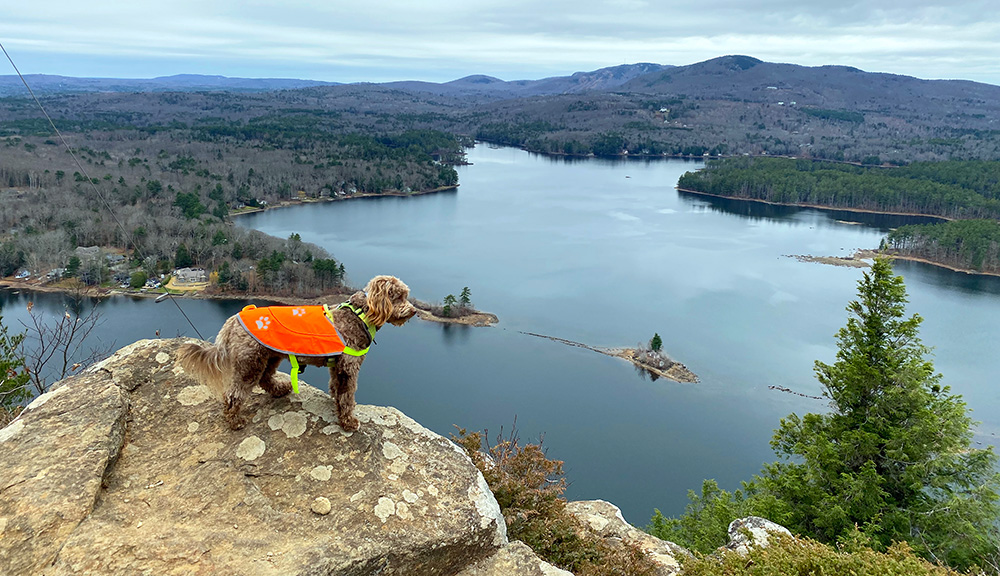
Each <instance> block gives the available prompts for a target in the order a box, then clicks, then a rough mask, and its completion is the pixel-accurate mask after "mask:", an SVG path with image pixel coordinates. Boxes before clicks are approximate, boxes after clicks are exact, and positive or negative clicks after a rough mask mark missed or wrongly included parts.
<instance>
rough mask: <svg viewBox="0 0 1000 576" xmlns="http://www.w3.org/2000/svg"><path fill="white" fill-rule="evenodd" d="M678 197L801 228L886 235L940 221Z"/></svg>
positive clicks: (701, 196) (680, 193)
mask: <svg viewBox="0 0 1000 576" xmlns="http://www.w3.org/2000/svg"><path fill="white" fill-rule="evenodd" d="M677 194H678V196H679V197H680V198H681V199H682V200H684V202H685V203H686V204H688V205H689V206H692V207H698V208H703V209H707V210H711V211H713V212H719V213H722V214H731V215H734V216H740V217H742V218H747V219H749V220H754V221H758V220H780V221H786V222H798V223H802V224H806V223H807V224H810V225H814V224H820V225H823V226H837V225H838V224H842V223H845V222H851V223H855V224H862V225H864V226H867V227H869V228H872V229H875V230H879V231H880V232H882V233H888V232H889V231H890V230H893V229H895V228H899V227H900V226H904V225H906V224H935V223H938V222H941V221H942V220H941V219H940V218H934V217H931V216H900V215H895V214H872V213H869V212H853V211H850V210H826V209H823V210H819V209H814V208H797V207H795V206H782V205H780V204H768V203H765V202H752V201H748V200H737V199H734V198H720V197H718V196H707V195H704V194H695V193H693V192H684V191H682V190H678V191H677ZM813 213H819V214H820V216H819V217H816V218H814V217H811V215H812V214H813Z"/></svg>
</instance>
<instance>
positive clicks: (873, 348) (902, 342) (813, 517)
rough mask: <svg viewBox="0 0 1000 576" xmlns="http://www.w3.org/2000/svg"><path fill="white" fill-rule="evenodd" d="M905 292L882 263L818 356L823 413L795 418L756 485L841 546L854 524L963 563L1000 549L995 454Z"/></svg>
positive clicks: (885, 539)
mask: <svg viewBox="0 0 1000 576" xmlns="http://www.w3.org/2000/svg"><path fill="white" fill-rule="evenodd" d="M905 304H906V287H905V286H904V284H903V278H902V277H900V276H896V275H894V274H893V271H892V266H891V265H890V264H889V262H888V261H887V260H885V259H881V258H880V259H877V260H876V261H875V264H874V265H873V267H872V270H871V272H866V273H865V275H864V278H863V279H862V280H861V281H860V282H859V283H858V299H857V300H855V301H853V302H851V303H850V305H848V307H847V310H848V312H849V313H850V317H849V319H848V321H847V326H845V327H844V328H842V329H841V330H840V331H839V332H838V333H837V341H838V345H839V350H838V352H837V359H836V361H835V362H834V363H833V364H825V363H823V362H816V367H815V371H816V376H817V378H818V380H819V382H820V384H822V385H823V388H824V396H826V397H827V398H829V399H830V407H831V410H830V411H829V412H827V413H823V414H806V415H805V416H804V417H802V418H800V417H799V416H797V415H796V414H791V415H790V416H788V417H787V418H785V419H783V420H782V421H781V426H780V428H779V429H778V430H777V431H776V432H775V435H774V439H773V440H772V442H771V444H772V447H773V448H774V449H775V452H776V453H777V454H778V455H779V456H781V457H782V458H783V461H779V462H776V463H774V464H771V465H768V466H766V467H765V469H764V471H763V473H762V477H761V478H759V479H758V480H759V481H760V483H761V486H760V487H762V488H764V490H765V491H766V492H767V493H769V494H771V495H773V496H775V497H777V499H778V500H779V501H781V502H783V503H784V504H785V505H787V506H788V509H787V510H788V515H787V517H785V518H782V521H783V522H784V523H785V524H786V525H787V526H788V527H789V528H790V529H791V530H792V531H793V532H798V533H801V534H804V535H808V536H813V537H816V538H818V539H820V540H823V541H827V542H832V541H836V540H838V539H841V538H843V537H845V536H847V535H848V533H850V532H851V531H852V530H853V528H854V527H855V526H858V527H859V528H860V530H861V531H862V532H863V533H864V534H866V535H867V536H868V537H869V538H870V540H871V542H872V544H873V545H874V546H876V547H877V548H882V547H886V546H888V545H890V544H891V543H892V542H893V541H901V540H905V541H907V542H909V543H910V545H911V546H913V547H914V548H915V549H917V550H918V551H920V552H921V553H923V554H924V555H925V556H927V557H929V558H931V559H937V560H940V561H942V562H946V563H947V564H949V565H952V566H956V567H960V568H964V567H967V566H970V565H973V564H980V563H982V562H983V560H984V559H985V558H987V557H990V556H992V555H994V554H995V553H996V551H997V542H998V540H997V527H996V524H995V523H996V521H997V518H998V517H1000V508H998V506H997V490H998V486H1000V482H998V475H997V473H996V468H995V466H996V461H997V459H996V456H995V455H994V453H993V451H992V448H987V449H985V450H979V449H974V448H973V446H972V431H971V428H972V425H973V422H972V420H971V419H970V417H969V414H968V409H967V407H966V404H965V402H964V401H963V400H962V399H961V397H960V396H957V395H954V394H952V393H951V391H950V389H949V387H947V386H941V384H940V380H941V375H940V374H937V373H935V372H934V366H933V364H932V363H931V362H930V361H929V360H927V359H926V358H925V356H926V355H927V354H928V353H929V349H928V348H927V347H925V346H924V345H923V344H922V343H921V341H920V338H919V337H918V334H917V332H918V328H919V326H920V323H921V320H922V319H921V317H920V316H918V315H916V314H914V315H913V316H910V317H908V318H907V317H906V316H905Z"/></svg>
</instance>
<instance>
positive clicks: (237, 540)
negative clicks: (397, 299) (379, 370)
mask: <svg viewBox="0 0 1000 576" xmlns="http://www.w3.org/2000/svg"><path fill="white" fill-rule="evenodd" d="M183 342H184V340H180V339H176V340H144V341H140V342H136V343H135V344H132V345H131V346H128V347H126V348H124V349H122V350H120V351H118V352H117V353H116V354H115V355H114V356H112V357H111V358H109V359H108V360H106V361H104V362H102V363H100V364H98V365H95V366H92V367H91V368H90V369H88V370H87V371H86V372H85V373H84V374H81V375H79V376H76V377H73V378H70V379H68V380H65V381H63V382H61V383H59V385H58V386H57V387H54V389H53V391H51V392H49V393H48V394H45V395H43V396H41V397H39V398H38V399H36V400H35V401H34V402H33V403H32V404H31V405H30V406H29V408H28V409H27V410H26V411H25V412H24V414H23V415H22V416H21V417H20V418H19V419H17V420H16V421H14V422H13V423H12V424H11V425H10V426H8V427H7V428H4V429H2V430H0V573H3V574H4V575H6V576H15V575H28V574H31V575H35V574H44V575H62V574H158V575H161V574H185V575H189V574H214V575H220V574H240V575H256V574H282V575H288V574H296V575H307V574H338V575H345V576H352V575H364V574H380V575H389V574H407V575H421V574H434V575H447V574H456V573H458V572H460V571H463V570H465V571H468V572H467V573H469V574H485V573H489V568H488V566H489V565H490V563H491V562H493V563H494V564H496V565H497V566H502V565H503V564H504V562H509V561H510V558H511V557H512V555H514V554H515V553H516V554H521V555H522V556H523V554H522V553H523V550H522V549H521V548H520V547H518V546H509V545H508V543H507V537H506V528H505V524H504V520H503V517H502V516H501V514H500V509H499V507H498V506H497V502H496V499H495V498H494V497H493V494H492V493H491V492H490V490H489V488H488V487H487V485H486V483H485V482H484V480H483V477H482V475H481V474H480V473H479V471H478V470H476V468H475V467H474V466H473V465H472V463H471V462H470V461H469V459H468V457H466V456H465V454H464V453H462V451H461V450H459V449H458V448H457V447H456V446H455V445H454V444H453V443H451V442H450V441H449V440H447V439H445V438H443V437H441V436H438V435H437V434H435V433H433V432H430V431H429V430H427V429H425V428H423V427H422V426H420V425H419V424H417V423H416V422H414V421H413V420H411V419H410V418H408V417H407V416H406V415H404V414H402V413H401V412H399V411H398V410H395V409H393V408H381V407H376V406H359V407H358V409H357V415H358V418H359V419H360V420H361V422H362V425H361V429H360V430H359V431H357V432H354V433H348V432H344V431H343V430H342V429H341V428H340V427H339V426H337V424H336V421H337V420H336V417H335V416H334V414H333V412H332V409H333V405H332V403H331V401H330V399H329V397H328V396H327V395H326V394H325V393H323V392H320V391H319V390H316V389H314V388H311V387H309V386H303V387H302V393H301V394H299V395H290V396H288V397H285V398H281V399H277V400H275V399H272V398H270V397H269V396H267V395H265V394H263V393H257V394H255V395H253V398H252V399H250V401H249V402H248V404H247V405H246V409H249V410H251V411H253V412H255V416H254V417H253V420H252V422H250V423H249V424H248V425H247V426H246V428H244V429H243V430H239V431H235V432H234V431H230V430H229V429H228V428H227V427H226V426H225V423H224V422H223V419H222V416H221V411H220V405H219V403H218V401H217V400H215V399H214V398H212V397H211V396H210V393H209V390H208V389H207V388H205V387H203V386H201V385H200V384H198V383H196V382H195V381H193V380H192V379H191V378H190V377H189V376H188V375H186V374H185V373H184V372H183V370H182V369H181V368H180V366H179V365H177V364H175V362H174V359H175V352H176V350H177V347H178V346H179V345H180V344H181V343H183ZM491 559H492V560H491ZM518 562H519V563H521V564H524V565H530V566H531V568H530V571H526V572H523V573H544V574H552V573H561V571H558V572H556V571H553V570H554V569H551V567H550V566H548V565H546V564H544V563H543V562H541V561H537V559H531V558H527V559H524V558H522V559H521V560H519V561H518ZM477 567H479V568H477Z"/></svg>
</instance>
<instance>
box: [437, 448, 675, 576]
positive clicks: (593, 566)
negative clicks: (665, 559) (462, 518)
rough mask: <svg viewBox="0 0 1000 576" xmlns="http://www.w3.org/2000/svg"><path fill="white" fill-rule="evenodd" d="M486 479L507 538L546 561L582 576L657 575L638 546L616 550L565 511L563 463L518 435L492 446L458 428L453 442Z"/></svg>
mask: <svg viewBox="0 0 1000 576" xmlns="http://www.w3.org/2000/svg"><path fill="white" fill-rule="evenodd" d="M452 439H453V440H454V441H455V442H456V443H458V445H459V446H461V447H462V448H463V449H465V452H466V454H468V455H469V457H470V458H471V459H472V461H473V463H475V465H476V467H477V468H479V471H480V472H482V473H483V477H484V478H485V479H486V483H487V484H489V487H490V490H492V491H493V494H494V496H496V499H497V502H498V503H499V504H500V511H501V512H503V515H504V519H505V520H506V522H507V536H508V537H509V538H510V539H511V540H521V541H522V542H524V543H525V544H527V545H528V546H530V547H531V549H532V550H534V551H535V553H536V554H538V555H539V556H540V557H541V558H543V559H545V561H547V562H549V563H552V564H555V565H556V566H559V567H561V568H564V569H566V570H569V571H571V572H573V573H574V574H577V575H579V576H604V575H608V576H611V575H618V574H628V575H629V576H643V575H650V576H651V575H652V574H655V570H656V566H655V565H654V564H653V563H652V561H651V560H649V559H648V558H647V557H646V556H645V554H644V553H643V552H642V551H641V550H639V549H638V548H637V547H635V546H627V545H621V546H612V545H611V544H608V543H607V542H605V541H604V540H603V539H601V538H600V537H598V536H596V535H594V534H592V533H590V532H587V531H586V530H585V529H584V527H583V526H582V525H581V524H580V523H579V522H578V521H577V519H576V518H575V517H574V516H573V515H572V514H570V513H569V512H567V511H566V499H565V498H563V497H562V494H563V492H564V491H565V490H566V480H565V479H564V478H563V477H562V465H563V463H562V462H561V461H559V460H550V459H548V458H547V457H546V456H545V450H544V449H543V448H542V443H541V441H539V443H538V444H527V445H524V446H522V445H520V443H519V440H518V437H517V434H516V430H514V429H512V430H511V433H510V435H509V436H507V437H506V438H505V437H504V436H503V433H502V431H501V434H500V437H499V438H498V440H497V442H496V444H495V445H493V446H488V448H487V451H486V452H483V451H482V447H483V445H484V443H485V444H487V445H488V444H489V441H488V440H489V439H488V437H487V435H486V434H485V433H481V432H471V433H470V432H468V431H466V430H465V429H464V428H459V430H458V436H454V435H453V436H452Z"/></svg>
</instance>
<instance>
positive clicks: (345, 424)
mask: <svg viewBox="0 0 1000 576" xmlns="http://www.w3.org/2000/svg"><path fill="white" fill-rule="evenodd" d="M340 427H341V428H343V429H344V430H345V431H347V432H354V431H355V430H357V429H358V428H360V427H361V422H358V419H357V418H355V417H354V416H351V417H349V418H341V419H340Z"/></svg>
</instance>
